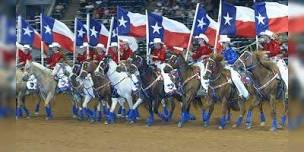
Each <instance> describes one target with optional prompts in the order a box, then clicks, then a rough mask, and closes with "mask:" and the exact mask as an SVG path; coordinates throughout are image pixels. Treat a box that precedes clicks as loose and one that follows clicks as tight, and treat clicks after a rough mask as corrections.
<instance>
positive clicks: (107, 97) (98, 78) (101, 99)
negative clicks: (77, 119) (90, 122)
mask: <svg viewBox="0 0 304 152" xmlns="http://www.w3.org/2000/svg"><path fill="white" fill-rule="evenodd" d="M80 74H85V75H87V74H90V75H91V78H92V80H93V86H92V87H93V90H94V94H95V98H97V100H98V104H97V106H96V107H95V112H96V120H97V121H101V118H102V112H101V109H102V107H103V112H104V114H105V115H107V114H108V109H109V105H110V104H111V86H110V81H109V79H108V78H107V76H106V75H105V73H104V70H103V69H102V68H100V67H98V65H97V64H95V63H94V62H84V63H83V64H82V69H81V72H80ZM89 101H90V100H86V99H85V100H84V102H83V104H82V106H83V108H88V107H87V104H88V102H89ZM106 123H107V122H106Z"/></svg>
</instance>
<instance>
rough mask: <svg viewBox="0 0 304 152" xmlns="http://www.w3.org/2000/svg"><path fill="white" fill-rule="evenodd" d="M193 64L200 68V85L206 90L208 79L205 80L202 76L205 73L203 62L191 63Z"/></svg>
mask: <svg viewBox="0 0 304 152" xmlns="http://www.w3.org/2000/svg"><path fill="white" fill-rule="evenodd" d="M193 65H194V66H198V67H199V68H200V77H201V85H202V87H203V88H204V89H205V90H206V91H207V90H208V86H209V80H205V79H204V76H205V74H206V67H205V65H204V63H203V62H201V61H200V62H196V63H195V64H193Z"/></svg>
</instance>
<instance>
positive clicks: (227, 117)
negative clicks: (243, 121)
mask: <svg viewBox="0 0 304 152" xmlns="http://www.w3.org/2000/svg"><path fill="white" fill-rule="evenodd" d="M230 120H231V113H230V112H228V113H227V115H226V122H230Z"/></svg>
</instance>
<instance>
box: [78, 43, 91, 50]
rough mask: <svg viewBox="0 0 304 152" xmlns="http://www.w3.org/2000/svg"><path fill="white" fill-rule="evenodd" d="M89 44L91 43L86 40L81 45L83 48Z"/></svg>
mask: <svg viewBox="0 0 304 152" xmlns="http://www.w3.org/2000/svg"><path fill="white" fill-rule="evenodd" d="M88 46H89V43H88V42H84V43H82V46H80V48H81V49H82V48H86V47H88Z"/></svg>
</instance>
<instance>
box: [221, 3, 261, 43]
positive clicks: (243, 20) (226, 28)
mask: <svg viewBox="0 0 304 152" xmlns="http://www.w3.org/2000/svg"><path fill="white" fill-rule="evenodd" d="M221 14H222V16H221V25H220V34H221V35H229V36H241V37H248V38H253V37H255V36H256V33H255V32H256V31H255V19H254V10H253V9H251V8H248V7H243V6H234V5H232V4H229V3H227V2H225V1H224V2H223V3H222V11H221Z"/></svg>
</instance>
